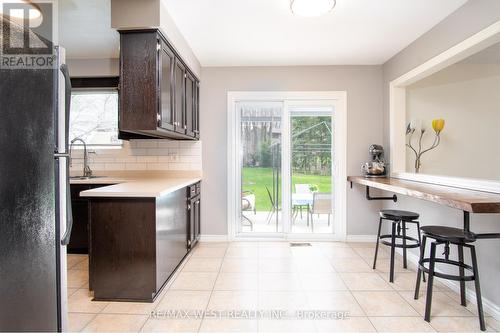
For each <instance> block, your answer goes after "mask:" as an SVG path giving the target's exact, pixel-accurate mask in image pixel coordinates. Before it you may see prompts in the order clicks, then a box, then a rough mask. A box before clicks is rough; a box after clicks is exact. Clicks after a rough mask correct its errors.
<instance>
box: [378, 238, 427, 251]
mask: <svg viewBox="0 0 500 333" xmlns="http://www.w3.org/2000/svg"><path fill="white" fill-rule="evenodd" d="M379 238H380V243H382V244H384V245H386V246H392V241H385V240H383V239H384V238H388V239H392V235H381V236H380V237H379ZM394 238H396V239H403V236H402V235H395V236H394ZM404 238H405V239H406V240H407V241H410V242H413V243H412V244H406V246H405V245H403V244H398V243H396V244H395V245H394V247H397V248H407V249H412V248H417V247H420V242H419V241H418V239H415V238H413V237H410V236H406V237H404Z"/></svg>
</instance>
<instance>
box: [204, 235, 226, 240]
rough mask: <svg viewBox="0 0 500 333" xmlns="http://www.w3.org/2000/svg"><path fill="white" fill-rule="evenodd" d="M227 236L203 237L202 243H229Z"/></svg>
mask: <svg viewBox="0 0 500 333" xmlns="http://www.w3.org/2000/svg"><path fill="white" fill-rule="evenodd" d="M227 240H228V238H227V235H201V236H200V242H227Z"/></svg>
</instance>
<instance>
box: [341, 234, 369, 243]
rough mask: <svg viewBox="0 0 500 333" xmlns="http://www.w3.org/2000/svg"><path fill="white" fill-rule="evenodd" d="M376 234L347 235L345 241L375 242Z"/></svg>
mask: <svg viewBox="0 0 500 333" xmlns="http://www.w3.org/2000/svg"><path fill="white" fill-rule="evenodd" d="M376 241H377V235H347V237H346V242H360V243H375V242H376Z"/></svg>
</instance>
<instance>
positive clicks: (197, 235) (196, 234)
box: [194, 196, 201, 242]
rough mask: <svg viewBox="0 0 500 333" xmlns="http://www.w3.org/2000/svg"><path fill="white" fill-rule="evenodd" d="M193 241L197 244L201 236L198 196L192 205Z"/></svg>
mask: <svg viewBox="0 0 500 333" xmlns="http://www.w3.org/2000/svg"><path fill="white" fill-rule="evenodd" d="M194 211H195V214H194V241H195V242H197V241H198V240H199V239H200V234H201V199H200V197H199V196H198V198H197V199H196V201H195V203H194Z"/></svg>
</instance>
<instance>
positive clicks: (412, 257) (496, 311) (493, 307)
mask: <svg viewBox="0 0 500 333" xmlns="http://www.w3.org/2000/svg"><path fill="white" fill-rule="evenodd" d="M396 252H397V253H398V254H400V255H403V250H402V249H396ZM407 259H408V265H413V267H417V266H418V261H419V259H420V258H419V256H418V255H416V254H414V253H411V252H407ZM436 271H437V272H440V270H438V269H436ZM396 275H397V273H396ZM439 282H441V283H443V284H444V285H446V286H447V287H448V288H450V289H451V290H453V291H454V292H455V293H456V294H460V283H459V282H458V281H452V280H445V279H439ZM466 296H467V300H468V301H469V302H471V303H472V304H474V305H476V304H477V302H476V292H475V291H474V290H470V289H467V292H466ZM482 300H483V309H484V311H485V312H487V313H489V314H490V315H491V316H492V317H493V318H495V319H496V320H499V321H500V306H498V305H497V304H495V303H493V302H492V301H490V300H489V299H487V298H485V297H484V296H482Z"/></svg>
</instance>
